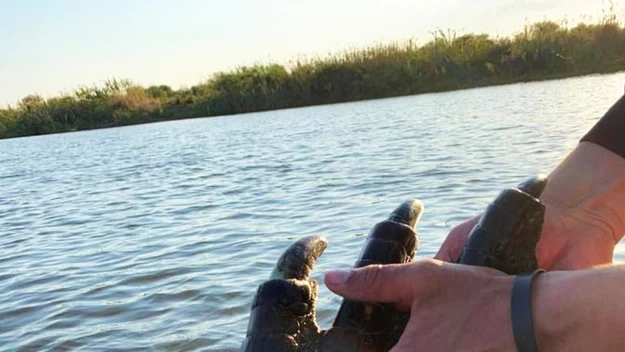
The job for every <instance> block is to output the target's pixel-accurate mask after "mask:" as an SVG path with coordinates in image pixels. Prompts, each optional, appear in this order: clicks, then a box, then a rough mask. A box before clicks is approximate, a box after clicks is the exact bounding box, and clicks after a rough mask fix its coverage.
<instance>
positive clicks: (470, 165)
mask: <svg viewBox="0 0 625 352" xmlns="http://www.w3.org/2000/svg"><path fill="white" fill-rule="evenodd" d="M623 82H625V75H623V74H618V75H609V76H600V77H586V78H579V79H569V80H562V81H551V82H543V83H531V84H521V85H510V86H502V87H492V88H483V89H474V90H466V91H458V92H452V93H444V94H429V95H422V96H414V97H404V98H397V99H387V100H377V101H367V102H360V103H349V104H339V105H331V106H319V107H311V108H303V109H293V110H284V111H276V112H266V113H259V114H247V115H240V116H230V117H221V118H212V119H195V120H187V121H176V122H166V123H159V124H151V125H142V126H134V127H126V128H116V129H108V130H98V131H90V132H79V133H69V134H60V135H50V136H42V137H30V138H22V139H15V140H5V141H0V181H1V182H0V219H1V220H2V226H0V250H1V252H0V253H1V254H0V342H1V343H0V346H2V347H1V348H0V349H5V350H15V349H22V350H25V351H38V350H84V351H93V350H111V349H124V350H143V351H144V350H153V351H171V350H177V351H178V350H180V351H186V350H214V351H234V350H236V349H237V348H238V346H239V344H240V341H241V340H242V337H243V335H244V332H245V327H246V323H247V315H248V309H249V305H250V303H251V299H252V296H253V294H254V290H255V287H256V286H257V285H258V284H259V283H260V282H261V281H262V280H263V279H265V278H266V277H267V276H268V275H269V272H270V271H271V268H272V266H273V264H274V263H275V261H276V259H277V258H278V256H279V255H280V253H281V251H282V250H283V249H284V248H286V247H287V246H288V245H289V244H290V243H291V242H292V241H293V240H294V239H296V238H298V237H300V236H302V235H309V234H323V235H325V236H326V237H327V238H328V239H329V242H330V245H329V248H328V250H327V251H326V254H325V255H324V256H323V257H322V259H321V260H320V261H319V263H318V266H317V270H316V271H315V273H314V277H316V278H317V279H318V278H320V275H321V273H323V271H324V270H326V269H329V268H332V267H346V266H350V265H351V264H353V262H354V261H355V259H356V257H357V255H358V253H359V251H360V246H361V245H362V243H363V240H364V235H366V233H367V232H368V230H369V228H370V227H371V226H372V225H373V224H374V223H376V222H377V221H379V220H381V219H382V218H383V217H385V216H386V215H387V213H388V212H390V211H391V210H392V209H393V208H394V207H395V206H396V205H397V204H399V202H401V201H402V200H404V199H406V198H409V197H418V198H420V199H422V200H423V201H424V202H425V204H426V213H425V215H424V217H423V219H422V223H421V225H420V228H419V232H420V234H421V248H420V252H419V255H420V256H431V255H433V254H434V253H435V251H436V249H437V248H438V246H439V245H440V243H441V242H442V240H443V238H444V236H445V235H446V233H447V232H448V230H449V229H450V227H452V226H453V225H455V224H457V223H459V222H460V221H462V220H463V219H465V218H467V217H470V216H472V215H473V214H475V213H477V212H479V211H480V210H481V209H482V208H483V207H484V206H485V205H486V204H487V203H488V202H489V201H490V200H491V199H492V198H493V197H494V196H495V195H496V194H497V193H498V191H499V190H500V189H501V188H504V187H508V186H511V185H514V184H516V183H517V182H518V181H520V180H523V179H525V178H526V177H527V176H529V175H533V174H535V173H538V172H548V171H549V170H550V169H551V168H552V167H553V166H554V165H555V164H556V163H557V162H558V161H559V159H560V158H561V157H563V156H564V155H565V154H566V153H567V151H569V150H570V149H571V148H572V147H574V145H575V144H576V143H577V140H578V139H579V137H581V136H582V135H583V133H584V132H585V131H586V130H588V129H589V127H590V126H592V124H593V123H594V121H596V119H597V118H599V117H600V115H601V114H602V113H603V112H604V111H605V110H606V109H607V108H608V107H609V106H610V105H611V104H612V103H613V102H614V101H615V100H616V99H617V98H618V97H619V96H620V94H621V93H622V87H623ZM616 258H617V259H619V260H622V259H623V258H625V249H623V247H619V248H618V250H617V253H616ZM320 294H321V301H320V303H319V319H320V321H321V323H322V324H323V325H324V326H328V324H329V323H330V322H331V321H332V319H333V315H334V313H335V310H336V308H337V307H338V303H339V300H338V298H337V297H335V296H333V295H332V294H331V293H330V292H328V291H327V290H326V289H325V288H323V287H322V289H321V293H320Z"/></svg>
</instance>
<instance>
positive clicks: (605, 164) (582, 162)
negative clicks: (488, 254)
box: [540, 142, 625, 241]
mask: <svg viewBox="0 0 625 352" xmlns="http://www.w3.org/2000/svg"><path fill="white" fill-rule="evenodd" d="M624 175H625V159H624V158H622V157H621V156H620V155H618V154H616V153H614V152H612V151H610V150H608V149H606V148H603V147H601V146H599V145H596V144H593V143H590V142H582V143H580V144H578V146H577V147H576V148H575V150H573V152H572V153H571V154H570V155H569V156H568V157H567V158H566V159H565V160H564V161H562V162H561V163H560V165H559V166H558V167H557V168H556V169H555V170H554V171H553V172H552V173H551V175H549V183H548V184H547V187H546V188H545V191H544V192H543V194H542V195H541V197H540V198H541V200H542V201H543V202H544V203H545V205H546V206H547V208H548V211H550V212H551V213H552V214H553V215H555V216H556V217H557V216H558V215H567V216H571V215H572V216H573V217H580V218H585V219H589V221H591V222H594V223H595V224H599V225H600V226H602V227H605V228H609V231H610V232H611V233H612V235H613V237H614V240H615V241H618V240H620V238H621V237H622V235H623V234H624V233H625V197H624V196H623V194H625V177H624Z"/></svg>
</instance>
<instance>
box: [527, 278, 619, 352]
mask: <svg viewBox="0 0 625 352" xmlns="http://www.w3.org/2000/svg"><path fill="white" fill-rule="evenodd" d="M536 280H537V281H536V282H535V283H534V285H535V286H534V291H533V302H534V303H533V309H532V310H533V313H534V324H535V328H536V334H537V340H538V346H539V349H540V350H541V351H622V350H623V346H624V345H625V301H623V297H622V292H625V291H624V290H625V267H623V266H615V267H606V268H600V269H589V270H582V271H574V272H552V273H546V274H543V275H541V276H539V277H538V278H537V279H536Z"/></svg>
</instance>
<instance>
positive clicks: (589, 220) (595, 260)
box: [434, 142, 625, 270]
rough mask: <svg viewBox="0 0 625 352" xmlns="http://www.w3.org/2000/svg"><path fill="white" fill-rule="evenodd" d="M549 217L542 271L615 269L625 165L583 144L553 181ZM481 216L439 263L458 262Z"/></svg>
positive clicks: (546, 198)
mask: <svg viewBox="0 0 625 352" xmlns="http://www.w3.org/2000/svg"><path fill="white" fill-rule="evenodd" d="M540 199H541V201H542V202H543V203H544V204H545V207H546V216H545V222H544V227H543V233H542V236H541V240H540V242H539V243H538V247H537V248H536V257H537V258H538V262H539V265H540V267H542V268H544V269H548V270H575V269H584V268H590V267H593V266H596V265H604V264H610V263H612V260H613V252H614V247H615V246H616V244H617V243H618V242H619V241H620V240H621V238H623V235H624V234H625V159H623V157H621V156H619V155H617V154H615V153H613V152H611V151H609V150H607V149H605V148H603V147H600V146H598V145H595V144H592V143H587V142H582V143H580V144H579V145H578V146H577V148H575V150H574V151H573V152H572V153H571V154H570V155H569V156H568V157H567V158H565V159H564V160H563V161H562V162H561V163H560V165H559V166H558V167H557V168H556V169H555V170H554V171H553V172H552V173H551V174H550V175H549V183H548V184H547V187H546V188H545V191H544V192H543V194H542V196H541V197H540ZM478 220H479V216H478V217H475V218H473V219H471V220H468V221H466V222H464V223H462V224H460V225H458V226H456V227H455V228H453V229H452V230H451V232H450V233H449V235H448V236H447V239H446V240H445V241H444V242H443V245H442V246H441V248H440V250H439V251H438V253H437V254H436V256H435V257H434V258H435V259H440V260H443V261H448V262H455V261H457V259H458V258H459V257H460V253H461V251H462V248H463V247H464V244H465V242H466V240H467V237H468V235H469V232H470V231H471V229H472V228H473V226H475V224H476V223H477V221H478Z"/></svg>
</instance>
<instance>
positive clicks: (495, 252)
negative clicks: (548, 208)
mask: <svg viewBox="0 0 625 352" xmlns="http://www.w3.org/2000/svg"><path fill="white" fill-rule="evenodd" d="M546 184H547V178H546V177H544V176H537V177H534V178H532V179H529V180H527V181H525V182H523V183H522V184H520V185H519V186H517V187H516V188H512V189H506V190H504V191H503V192H501V193H500V194H499V196H498V197H497V198H496V199H495V201H494V202H492V203H491V204H489V205H488V207H487V209H486V211H485V212H484V214H482V216H481V218H480V221H479V222H478V224H477V225H476V226H475V227H474V228H473V230H472V231H471V233H470V234H469V238H468V240H467V244H466V246H465V248H464V250H463V251H462V254H461V256H460V260H459V263H461V264H467V265H476V266H485V267H490V268H494V269H497V270H500V271H503V272H504V273H506V274H509V275H517V274H521V273H527V272H532V271H534V270H536V269H538V261H537V259H536V245H537V244H538V240H539V239H540V235H541V234H542V228H543V222H544V218H545V206H544V205H543V204H542V203H541V202H540V200H539V199H538V197H540V195H541V193H542V191H543V190H544V189H545V186H546Z"/></svg>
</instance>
